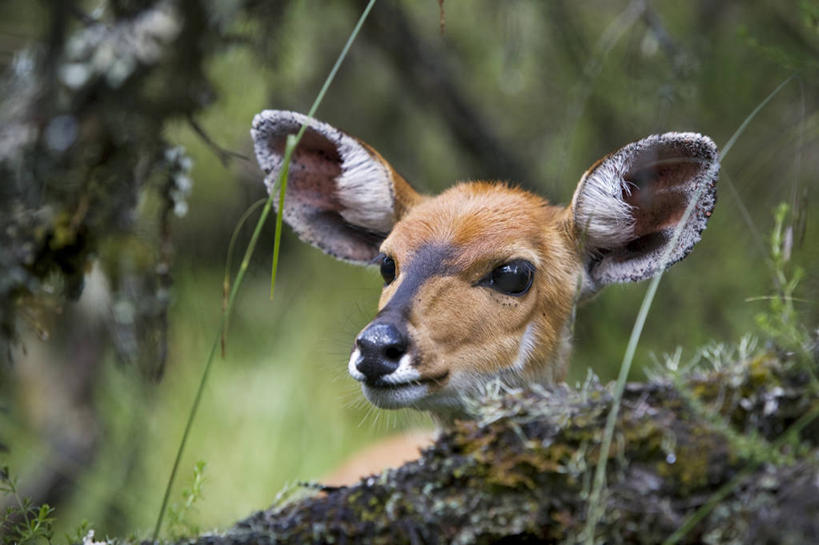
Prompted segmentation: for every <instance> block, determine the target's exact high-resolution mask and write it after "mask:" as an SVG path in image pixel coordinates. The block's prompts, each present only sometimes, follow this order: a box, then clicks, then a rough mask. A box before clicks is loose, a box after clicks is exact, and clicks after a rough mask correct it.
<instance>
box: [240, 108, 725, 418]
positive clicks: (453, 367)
mask: <svg viewBox="0 0 819 545" xmlns="http://www.w3.org/2000/svg"><path fill="white" fill-rule="evenodd" d="M302 125H306V126H307V129H306V132H305V133H304V137H303V138H302V140H301V143H300V144H299V146H298V148H297V149H296V150H295V153H294V154H293V157H292V162H291V165H290V170H289V179H288V185H287V193H286V196H285V202H284V210H283V211H281V213H282V214H283V215H284V216H283V217H284V220H285V221H286V222H287V223H288V224H290V226H291V227H292V228H293V230H295V231H296V233H297V234H298V235H299V237H300V238H301V239H302V240H303V241H305V242H308V243H310V244H312V245H314V246H316V247H317V248H319V249H321V250H322V251H324V252H325V253H327V254H329V255H331V256H333V257H336V258H338V259H342V260H344V261H349V262H351V263H356V264H360V265H375V266H378V267H380V270H381V276H382V277H383V278H384V287H383V290H382V293H381V300H380V302H379V305H378V308H379V310H378V313H377V314H376V316H375V318H374V319H373V320H372V321H371V322H370V323H369V324H368V325H367V326H366V327H365V328H364V329H363V330H362V331H361V332H360V333H359V334H358V336H357V337H356V339H355V343H354V345H353V349H352V355H351V356H350V361H349V365H348V370H349V373H350V375H352V377H353V378H354V379H356V380H357V381H359V382H360V383H361V386H362V389H363V391H364V395H365V396H366V397H367V399H368V400H369V401H370V402H371V403H373V404H374V405H376V406H378V407H382V408H386V409H394V408H401V407H412V408H416V409H424V410H429V411H432V412H433V413H434V414H437V415H438V416H440V417H443V418H447V417H452V416H458V415H461V414H462V412H463V406H462V399H463V395H462V394H464V393H466V392H468V391H470V390H473V389H475V388H477V387H479V386H480V385H482V384H484V383H486V382H488V381H490V380H494V379H496V378H500V379H501V380H503V381H504V382H505V383H507V384H511V385H520V384H523V383H528V382H541V383H548V382H553V381H557V380H562V379H563V378H564V376H565V373H566V368H567V359H568V353H569V349H570V333H571V325H572V320H573V316H574V308H575V305H576V304H577V302H578V301H581V300H582V299H584V298H587V297H589V296H590V295H592V294H593V293H595V292H596V291H598V290H599V289H600V288H602V287H604V286H605V285H607V284H610V283H614V282H634V281H639V280H643V279H646V278H649V277H651V276H653V275H654V274H655V273H657V272H659V271H660V269H661V268H662V267H663V266H669V265H671V264H673V263H676V262H677V261H679V260H681V259H682V258H683V257H685V256H686V255H687V254H688V252H689V251H690V250H691V248H692V246H693V245H694V244H695V243H696V242H698V241H699V239H700V235H701V232H702V230H703V229H704V228H705V225H706V222H707V220H708V217H709V216H710V215H711V211H712V209H713V207H714V204H715V201H716V181H717V174H718V171H719V159H718V155H717V149H716V146H715V145H714V143H713V141H712V140H711V139H710V138H708V137H707V136H702V135H700V134H696V133H675V132H671V133H666V134H662V135H655V136H649V137H648V138H645V139H643V140H640V141H638V142H634V143H632V144H628V145H627V146H625V147H623V148H621V149H620V150H618V151H615V152H614V153H612V154H610V155H608V156H606V157H604V158H603V159H601V160H599V161H597V162H596V163H595V164H594V165H592V167H591V168H590V169H589V170H588V171H586V173H585V174H584V175H583V176H582V177H581V178H580V182H579V184H578V186H577V189H576V191H575V193H574V197H573V198H572V201H571V203H570V204H569V205H568V206H555V205H551V204H550V203H549V202H548V201H547V200H545V199H543V198H541V197H538V196H536V195H534V194H532V193H529V192H527V191H524V190H522V189H518V188H515V187H512V186H509V185H507V184H505V183H489V182H468V183H459V184H457V185H455V186H453V187H451V188H450V189H448V190H446V191H444V192H443V193H441V194H440V195H438V196H427V195H422V194H419V193H418V192H416V191H415V190H414V189H413V188H412V187H411V186H410V185H409V184H408V183H407V182H406V181H405V180H404V179H403V178H402V177H401V176H400V175H399V174H398V173H397V172H396V171H395V170H394V169H393V168H392V167H391V166H390V165H389V164H388V163H387V162H386V161H385V160H384V159H383V158H382V157H381V155H379V154H378V153H377V152H376V151H375V150H373V149H372V148H371V147H369V146H368V145H367V144H365V143H364V142H362V141H360V140H358V139H356V138H354V137H352V136H349V135H347V134H345V133H343V132H341V131H339V130H337V129H335V128H333V127H331V126H329V125H327V124H326V123H322V122H320V121H317V120H315V119H311V118H308V117H307V116H304V115H301V114H298V113H293V112H284V111H271V110H267V111H264V112H262V113H260V114H258V115H257V116H256V118H255V119H254V120H253V128H252V131H251V134H252V136H253V140H254V145H255V151H256V157H257V159H258V161H259V164H260V166H261V167H262V169H263V170H264V172H265V173H266V178H265V184H266V185H267V188H268V191H272V190H273V187H272V186H273V184H274V182H275V180H276V178H277V175H278V173H279V170H280V169H281V167H282V160H283V154H284V149H285V142H286V139H287V136H288V135H290V134H295V133H296V132H298V130H299V129H300V128H301V126H302ZM700 189H702V191H698V190H700ZM697 193H699V202H697V203H696V207H695V208H694V212H693V214H691V216H689V218H688V220H687V221H686V224H685V225H684V226H679V227H680V228H681V236H680V237H679V238H678V240H677V243H676V244H675V246H674V247H673V248H669V247H668V246H669V244H670V243H671V239H672V234H673V232H674V230H675V229H676V228H678V224H679V222H680V221H681V219H682V216H683V215H684V212H685V210H686V208H687V206H688V205H689V203H690V202H691V199H692V198H694V196H695V195H696V194H697ZM274 202H275V201H274ZM668 252H670V253H668ZM665 255H669V256H670V257H669V259H668V260H667V262H665V263H663V262H662V261H663V257H664V256H665Z"/></svg>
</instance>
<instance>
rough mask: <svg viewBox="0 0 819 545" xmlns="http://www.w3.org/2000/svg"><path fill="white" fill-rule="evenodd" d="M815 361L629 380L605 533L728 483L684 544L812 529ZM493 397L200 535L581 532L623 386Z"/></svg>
mask: <svg viewBox="0 0 819 545" xmlns="http://www.w3.org/2000/svg"><path fill="white" fill-rule="evenodd" d="M809 366H813V367H816V364H815V362H814V363H811V364H809ZM809 366H806V365H805V364H804V362H803V363H802V364H797V363H796V362H793V361H788V360H787V359H786V358H783V357H780V356H777V355H775V354H773V353H768V352H765V353H763V354H762V355H758V356H755V357H752V358H750V357H749V358H745V359H743V360H742V361H740V362H739V363H734V364H730V365H725V364H720V365H719V366H718V367H719V368H717V369H714V368H713V366H712V368H711V370H710V371H708V372H704V371H700V372H698V373H688V374H687V375H686V376H685V377H682V376H680V374H679V373H678V374H676V375H674V376H675V377H676V378H675V379H669V378H665V379H656V380H652V381H650V382H647V383H642V384H631V385H629V386H628V387H627V390H626V393H625V396H624V399H623V403H622V407H621V411H620V416H619V419H618V423H617V427H616V434H615V437H614V442H613V448H612V450H611V452H610V453H609V456H608V470H607V483H608V484H607V488H606V492H605V494H604V498H605V500H604V501H605V505H604V508H605V512H604V515H603V517H602V519H601V521H600V523H599V525H598V527H597V531H596V542H597V543H607V544H614V543H646V544H649V543H651V544H655V543H661V542H663V540H664V539H666V538H668V537H669V536H670V535H671V534H672V533H673V532H675V530H677V529H679V528H680V527H681V525H682V524H683V523H684V521H685V520H686V518H687V517H689V516H690V515H692V514H693V513H695V512H697V511H698V510H700V509H702V507H703V506H704V505H705V504H706V503H707V502H708V501H709V499H711V498H714V494H715V493H716V492H717V491H718V490H720V488H721V487H722V488H723V490H727V492H728V493H727V495H726V496H725V498H723V499H722V500H721V501H720V502H718V504H717V505H716V507H715V508H713V509H709V510H707V511H701V512H705V513H706V514H705V516H704V518H703V519H702V520H701V521H700V522H699V523H698V524H696V525H695V526H694V527H693V528H692V529H691V530H690V531H688V532H687V533H686V534H685V535H684V536H683V537H682V541H681V542H683V543H794V544H796V543H809V542H811V539H814V538H815V536H817V535H819V449H817V443H819V420H817V419H814V417H815V416H816V415H817V413H819V393H818V391H817V387H816V384H815V382H813V381H812V380H813V379H812V377H811V372H810V368H809ZM482 403H483V405H482V406H481V408H480V409H479V410H478V414H477V418H476V419H475V420H474V421H467V422H458V423H456V424H455V425H454V426H453V427H452V428H451V429H449V430H448V431H446V432H445V433H444V434H443V435H442V436H441V438H440V439H439V440H438V441H437V443H436V444H435V445H434V446H433V447H431V448H430V449H428V450H426V451H425V452H424V453H423V456H422V457H421V458H420V459H419V460H418V461H417V462H413V463H410V464H407V465H405V466H403V467H401V468H399V469H397V470H393V471H389V472H386V473H385V474H383V475H380V476H373V477H371V478H368V479H366V480H364V481H362V482H361V483H360V484H358V485H357V486H354V487H348V488H340V489H334V490H328V491H326V492H325V493H322V494H320V495H318V496H316V497H311V498H308V499H303V500H300V501H297V502H294V503H291V504H289V505H285V506H283V507H279V508H273V509H271V510H269V511H265V512H259V513H257V514H255V515H253V516H251V517H250V518H248V519H246V520H244V521H242V522H240V523H238V524H237V525H236V526H235V527H234V528H232V529H231V530H229V531H227V532H226V533H224V534H221V535H208V536H202V537H200V538H199V539H198V541H197V543H199V544H200V545H227V544H234V543H236V544H238V543H311V542H315V543H391V544H392V543H411V544H416V543H493V542H498V541H504V540H509V541H506V542H508V543H513V542H514V543H520V542H545V543H571V542H575V541H576V540H577V539H578V536H579V535H580V533H581V531H582V530H583V528H584V525H585V522H586V515H587V509H588V505H587V497H588V492H589V490H590V487H591V481H592V475H593V471H594V465H595V464H596V462H597V460H598V457H599V455H600V441H601V434H602V430H603V428H604V425H605V419H606V415H607V414H608V411H609V409H610V407H611V403H612V396H611V394H610V391H609V390H608V389H606V388H604V387H602V386H600V385H599V384H597V383H596V382H594V381H590V382H589V383H588V384H587V385H586V386H585V387H584V388H582V389H581V390H573V389H570V388H567V387H556V388H553V389H550V390H545V389H532V390H528V391H520V392H502V391H501V390H500V389H499V390H498V391H496V392H494V393H493V392H489V393H488V395H487V396H485V399H483V400H482ZM791 432H792V433H791ZM786 438H787V439H786ZM727 483H734V484H730V485H728V486H727V487H726V484H727ZM811 536H813V537H811Z"/></svg>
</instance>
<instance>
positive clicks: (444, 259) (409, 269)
mask: <svg viewBox="0 0 819 545" xmlns="http://www.w3.org/2000/svg"><path fill="white" fill-rule="evenodd" d="M451 257H452V246H450V245H448V244H426V245H424V246H421V247H420V248H418V250H417V251H416V252H415V254H414V255H413V257H412V260H411V261H410V262H409V263H406V264H403V266H401V264H399V266H400V267H401V276H403V279H402V280H401V285H400V286H398V289H397V290H395V293H394V294H393V296H392V297H391V298H390V300H389V301H388V302H387V304H386V305H385V306H384V308H382V309H381V311H380V312H379V313H378V316H377V317H376V319H383V320H384V321H394V320H397V321H398V322H399V323H400V322H403V321H405V320H407V319H408V318H409V314H410V309H411V308H412V299H413V298H414V297H415V294H416V293H418V290H419V289H420V288H421V286H422V285H423V284H424V282H426V281H427V280H429V279H430V278H432V277H433V276H446V275H447V274H452V273H453V272H454V269H453V267H452V265H451V264H450V263H449V259H450V258H451Z"/></svg>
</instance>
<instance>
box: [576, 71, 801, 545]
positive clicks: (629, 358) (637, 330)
mask: <svg viewBox="0 0 819 545" xmlns="http://www.w3.org/2000/svg"><path fill="white" fill-rule="evenodd" d="M793 77H794V76H790V77H789V78H788V79H786V80H785V81H783V82H782V83H780V84H779V86H778V87H777V88H776V89H774V90H773V92H771V94H769V95H768V96H767V97H766V98H765V99H764V100H763V101H762V102H760V103H759V104H758V105H757V107H756V108H754V110H753V111H752V112H751V113H750V114H748V116H747V117H746V118H745V120H744V121H743V122H742V124H740V126H739V128H738V129H737V130H736V131H735V132H734V134H732V135H731V138H729V139H728V142H726V144H725V146H724V147H723V148H722V151H721V152H720V154H719V159H720V161H722V160H723V159H725V156H726V155H727V154H728V152H729V151H730V150H731V148H733V147H734V144H735V143H736V141H737V139H738V138H739V137H740V135H741V134H742V133H743V132H745V128H746V127H747V126H748V125H749V124H750V122H751V121H752V120H753V119H754V117H756V115H757V114H758V113H759V112H760V111H761V110H762V108H764V107H765V105H767V104H768V103H769V102H770V101H771V100H772V99H773V98H774V97H775V96H776V95H777V94H778V93H779V92H780V91H781V90H782V88H783V87H785V85H786V84H787V83H788V82H789V81H791V80H792V79H793ZM702 191H703V188H702V187H700V188H699V189H698V190H697V191H696V193H695V194H694V197H693V198H692V199H691V202H690V203H689V204H688V207H687V208H686V209H685V213H684V214H683V217H682V219H680V222H679V223H678V224H677V228H676V229H675V230H674V235H673V237H672V238H671V242H670V243H669V245H668V247H667V249H666V251H665V253H664V254H663V258H662V260H661V261H660V263H662V265H661V266H660V270H659V272H658V273H657V275H656V276H654V278H652V279H651V283H650V284H649V286H648V289H647V290H646V294H645V296H644V297H643V302H642V304H641V305H640V311H639V312H638V313H637V319H636V320H635V321H634V327H633V328H632V330H631V335H630V337H629V340H628V345H627V346H626V353H625V354H624V355H623V361H622V362H621V363H620V373H619V374H618V376H617V382H616V383H615V387H614V395H613V399H612V407H611V410H610V411H609V414H608V416H607V418H606V427H605V428H604V430H603V440H602V442H601V445H600V455H599V458H598V459H597V466H596V467H595V471H594V480H593V484H592V491H591V494H590V495H589V509H588V512H587V516H586V526H585V528H584V529H583V533H582V534H581V537H582V538H583V541H584V542H585V543H586V544H587V545H593V544H594V532H595V529H596V527H597V523H598V522H599V520H600V517H601V516H602V515H603V501H602V496H603V491H604V488H605V485H606V463H607V461H608V458H609V451H610V450H611V442H612V439H613V437H614V427H615V425H616V424H617V415H618V414H619V412H620V404H621V402H622V399H623V391H624V390H625V387H626V380H627V379H628V374H629V371H630V370H631V364H632V362H633V361H634V354H635V352H636V351H637V345H638V344H639V342H640V336H641V335H642V333H643V327H644V326H645V322H646V318H647V317H648V311H649V309H650V308H651V304H652V303H653V302H654V296H655V294H656V293H657V287H658V286H659V285H660V279H662V277H663V272H664V271H665V267H666V264H667V263H668V259H669V257H670V256H671V251H672V250H673V248H674V247H675V246H676V245H677V241H678V240H679V237H680V234H681V233H682V229H683V227H684V226H685V224H686V223H687V222H688V218H689V217H690V216H691V213H692V212H693V211H694V207H695V206H696V204H697V202H698V201H699V200H700V197H701V196H702Z"/></svg>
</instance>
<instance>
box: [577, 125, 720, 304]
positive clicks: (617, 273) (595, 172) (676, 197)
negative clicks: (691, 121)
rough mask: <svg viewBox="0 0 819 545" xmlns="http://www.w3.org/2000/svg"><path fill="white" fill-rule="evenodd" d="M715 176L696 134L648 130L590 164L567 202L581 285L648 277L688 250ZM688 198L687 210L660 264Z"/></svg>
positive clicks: (709, 152) (712, 160) (709, 144)
mask: <svg viewBox="0 0 819 545" xmlns="http://www.w3.org/2000/svg"><path fill="white" fill-rule="evenodd" d="M718 174H719V156H718V154H717V146H716V145H715V144H714V142H713V141H712V140H711V139H710V138H708V137H707V136H703V135H700V134H696V133H676V132H670V133H666V134H662V135H655V136H649V137H648V138H645V139H643V140H640V141H639V142H634V143H632V144H629V145H627V146H625V147H624V148H622V149H620V150H618V151H616V152H614V153H612V154H611V155H609V156H607V157H605V158H603V159H601V160H600V161H598V162H597V163H596V164H595V165H594V166H592V168H590V169H589V170H588V171H587V172H586V174H584V175H583V178H581V180H580V183H579V185H578V186H577V190H576V191H575V194H574V197H573V199H572V205H571V211H572V216H573V221H574V231H575V235H576V237H577V240H578V241H579V244H580V245H581V248H582V251H583V252H584V254H585V265H586V268H587V272H588V278H589V280H590V281H591V285H590V286H587V290H589V291H596V290H597V289H599V288H601V287H602V286H604V285H606V284H610V283H612V282H635V281H638V280H643V279H646V278H649V277H650V276H653V275H654V274H656V273H657V272H659V271H660V270H661V269H662V268H664V267H669V266H671V265H673V264H674V263H676V262H677V261H679V260H681V259H682V258H684V257H685V256H686V255H688V252H690V251H691V248H692V247H693V246H694V244H696V243H697V242H699V240H700V236H701V233H702V231H703V229H705V224H706V223H707V221H708V218H709V217H710V216H711V211H712V210H713V208H714V204H715V203H716V183H717V175H718ZM695 197H698V201H697V203H696V204H695V206H694V210H693V212H692V213H691V215H690V216H689V218H688V221H686V223H685V225H684V226H682V231H681V233H680V237H679V239H678V240H677V243H676V244H675V246H674V247H673V248H671V250H670V254H669V256H668V259H667V261H666V262H665V263H663V258H664V256H665V253H666V252H667V251H668V249H669V248H668V245H669V244H670V243H671V238H672V237H673V234H674V230H675V229H676V228H677V227H678V224H679V223H680V220H681V219H682V216H683V215H684V213H685V210H686V208H687V207H688V205H689V204H690V203H691V199H693V198H695Z"/></svg>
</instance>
